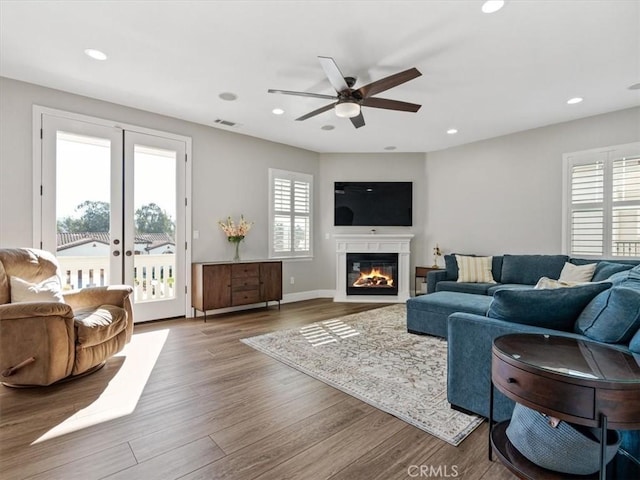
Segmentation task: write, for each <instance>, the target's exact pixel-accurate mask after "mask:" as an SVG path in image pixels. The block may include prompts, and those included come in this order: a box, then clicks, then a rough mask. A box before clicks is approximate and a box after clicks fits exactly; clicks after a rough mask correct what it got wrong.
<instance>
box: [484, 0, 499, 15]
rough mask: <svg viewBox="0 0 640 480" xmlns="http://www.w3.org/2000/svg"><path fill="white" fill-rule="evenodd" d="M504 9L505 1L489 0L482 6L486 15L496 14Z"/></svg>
mask: <svg viewBox="0 0 640 480" xmlns="http://www.w3.org/2000/svg"><path fill="white" fill-rule="evenodd" d="M502 7H504V0H487V1H486V2H484V3H483V4H482V11H483V12H484V13H495V12H497V11H498V10H500V9H501V8H502Z"/></svg>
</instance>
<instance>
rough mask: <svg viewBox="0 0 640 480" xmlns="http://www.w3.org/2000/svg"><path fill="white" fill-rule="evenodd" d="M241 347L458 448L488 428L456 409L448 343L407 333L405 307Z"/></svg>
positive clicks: (337, 320) (276, 335) (263, 338)
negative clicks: (449, 388)
mask: <svg viewBox="0 0 640 480" xmlns="http://www.w3.org/2000/svg"><path fill="white" fill-rule="evenodd" d="M241 341H242V342H244V343H246V344H247V345H249V346H251V347H253V348H255V349H256V350H259V351H261V352H263V353H266V354H267V355H269V356H271V357H273V358H275V359H277V360H279V361H281V362H283V363H286V364H287V365H290V366H292V367H294V368H296V369H298V370H300V371H302V372H304V373H306V374H308V375H311V376H312V377H314V378H317V379H318V380H321V381H323V382H325V383H327V384H329V385H331V386H333V387H336V388H338V389H340V390H342V391H343V392H345V393H348V394H349V395H352V396H354V397H356V398H359V399H360V400H362V401H364V402H366V403H368V404H370V405H372V406H374V407H376V408H379V409H380V410H383V411H385V412H387V413H390V414H391V415H394V416H396V417H398V418H400V419H402V420H404V421H405V422H407V423H409V424H411V425H414V426H416V427H418V428H420V429H421V430H424V431H425V432H427V433H430V434H431V435H434V436H436V437H438V438H440V439H442V440H444V441H446V442H448V443H450V444H451V445H454V446H457V445H459V444H460V442H462V441H463V440H464V439H465V438H466V437H467V435H469V434H470V433H471V432H472V431H473V430H474V429H475V428H476V427H477V426H478V425H480V424H481V423H482V419H481V418H479V417H476V416H472V415H465V414H464V413H461V412H458V411H455V410H453V409H451V408H450V406H449V403H448V402H447V342H446V340H444V339H440V338H435V337H429V336H422V335H413V334H410V333H407V322H406V307H405V305H403V304H398V305H392V306H390V307H383V308H378V309H375V310H370V311H367V312H362V313H356V314H353V315H347V316H345V317H340V318H334V319H332V320H327V321H323V322H318V323H314V324H311V325H307V326H304V327H301V328H297V329H291V330H283V331H279V332H274V333H269V334H266V335H260V336H257V337H251V338H244V339H242V340H241Z"/></svg>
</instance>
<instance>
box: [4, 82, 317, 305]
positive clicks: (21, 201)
mask: <svg viewBox="0 0 640 480" xmlns="http://www.w3.org/2000/svg"><path fill="white" fill-rule="evenodd" d="M34 104H36V105H41V106H45V107H51V108H57V109H60V110H65V111H69V112H74V113H81V114H85V115H91V116H95V117H99V118H105V119H109V120H115V121H120V122H123V123H129V124H133V125H139V126H142V127H147V128H153V129H157V130H162V131H167V132H171V133H176V134H181V135H185V136H189V137H191V138H192V139H193V165H192V170H193V171H192V176H193V183H192V186H193V191H192V222H193V224H192V226H193V229H194V230H198V231H199V232H200V236H199V239H197V240H194V241H193V242H192V245H193V250H192V260H193V261H215V260H230V259H231V258H232V257H233V251H232V245H231V244H229V243H228V242H227V241H226V239H225V237H224V234H223V233H222V231H221V230H220V227H219V226H218V225H217V221H218V220H223V219H224V218H226V217H227V215H232V216H234V217H239V216H240V214H244V215H245V218H247V219H248V220H251V221H254V222H255V225H254V227H253V230H252V231H251V232H250V234H249V235H248V236H247V238H246V239H245V242H244V244H243V245H242V246H241V248H242V256H243V258H246V259H260V258H266V257H267V255H268V242H267V237H268V224H267V217H268V202H267V201H266V199H267V197H268V169H269V168H270V167H274V168H282V169H289V170H295V171H299V172H304V173H310V174H313V175H314V176H316V177H317V176H318V154H317V153H315V152H310V151H307V150H302V149H299V148H294V147H289V146H286V145H282V144H277V143H273V142H268V141H264V140H260V139H257V138H253V137H248V136H245V135H239V134H236V133H233V132H228V131H224V130H221V129H216V128H211V127H207V126H203V125H199V124H195V123H190V122H186V121H183V120H179V119H175V118H170V117H165V116H161V115H157V114H154V113H150V112H145V111H141V110H136V109H132V108H128V107H123V106H120V105H115V104H112V103H107V102H103V101H100V100H94V99H90V98H87V97H82V96H78V95H72V94H69V93H65V92H61V91H58V90H52V89H49V88H44V87H40V86H37V85H33V84H28V83H24V82H18V81H14V80H10V79H7V78H0V245H1V246H3V247H15V246H30V245H32V211H33V208H32V198H31V183H32V106H33V105H34ZM317 203H318V202H316V204H317ZM321 263H322V262H321V261H320V260H318V259H317V258H316V259H315V260H314V261H311V262H309V261H307V262H300V261H291V262H289V261H287V262H285V263H284V265H283V270H284V277H285V279H286V281H285V282H284V288H285V293H294V292H305V291H309V290H315V289H316V288H318V287H317V282H316V281H315V280H314V277H313V276H312V275H307V274H306V273H307V272H308V270H309V268H312V269H314V270H315V269H316V268H315V267H314V266H315V265H320V264H321ZM291 276H294V277H295V279H296V283H295V285H290V284H289V282H288V279H289V278H290V277H291Z"/></svg>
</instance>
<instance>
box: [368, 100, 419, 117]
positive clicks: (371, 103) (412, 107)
mask: <svg viewBox="0 0 640 480" xmlns="http://www.w3.org/2000/svg"><path fill="white" fill-rule="evenodd" d="M362 106H363V107H373V108H385V109H387V110H400V111H402V112H414V113H415V112H417V111H418V110H420V107H421V106H422V105H418V104H416V103H408V102H401V101H399V100H388V99H386V98H377V97H374V98H365V99H364V100H363V101H362Z"/></svg>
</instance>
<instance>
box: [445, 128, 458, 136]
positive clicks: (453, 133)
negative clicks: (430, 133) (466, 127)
mask: <svg viewBox="0 0 640 480" xmlns="http://www.w3.org/2000/svg"><path fill="white" fill-rule="evenodd" d="M447 133H448V134H449V135H455V134H456V133H458V130H456V129H455V128H450V129H449V130H447Z"/></svg>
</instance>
